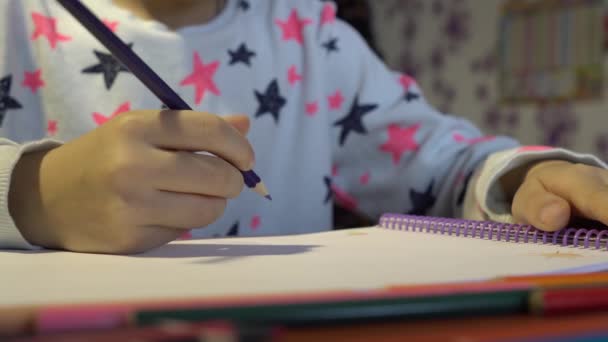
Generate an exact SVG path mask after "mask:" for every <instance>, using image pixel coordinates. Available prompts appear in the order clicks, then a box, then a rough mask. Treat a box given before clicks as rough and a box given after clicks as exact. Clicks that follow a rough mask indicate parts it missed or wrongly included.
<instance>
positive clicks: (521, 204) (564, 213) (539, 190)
mask: <svg viewBox="0 0 608 342" xmlns="http://www.w3.org/2000/svg"><path fill="white" fill-rule="evenodd" d="M511 211H512V213H513V217H514V219H515V221H516V222H518V223H525V224H531V225H533V226H535V227H537V228H540V229H542V230H545V231H556V230H559V229H561V228H563V227H565V226H566V224H567V223H568V221H569V220H570V215H571V210H570V205H569V204H568V202H567V201H566V200H565V199H563V198H561V197H559V196H557V195H555V194H553V193H551V192H549V191H547V190H546V189H545V188H544V186H543V185H542V184H541V183H540V181H539V180H538V179H535V178H530V179H527V180H526V181H524V183H523V184H522V185H521V186H520V187H519V189H518V190H517V192H516V193H515V196H514V197H513V204H512V208H511Z"/></svg>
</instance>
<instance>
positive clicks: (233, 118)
mask: <svg viewBox="0 0 608 342" xmlns="http://www.w3.org/2000/svg"><path fill="white" fill-rule="evenodd" d="M222 119H224V120H226V122H228V123H229V124H231V125H232V126H233V127H234V128H236V129H237V130H238V131H239V133H241V134H242V135H247V133H249V128H250V126H251V122H250V121H249V117H247V116H246V115H227V116H224V117H222Z"/></svg>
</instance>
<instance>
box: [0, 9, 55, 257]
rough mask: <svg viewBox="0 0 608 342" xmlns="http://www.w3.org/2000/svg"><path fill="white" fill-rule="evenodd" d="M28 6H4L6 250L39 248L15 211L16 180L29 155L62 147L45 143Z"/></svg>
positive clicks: (2, 214)
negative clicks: (17, 222)
mask: <svg viewBox="0 0 608 342" xmlns="http://www.w3.org/2000/svg"><path fill="white" fill-rule="evenodd" d="M26 6H27V4H26V2H25V1H23V2H22V1H17V0H7V1H2V2H0V37H1V39H0V57H1V58H0V248H34V246H32V245H31V244H29V243H28V242H27V241H26V240H25V239H24V238H23V236H22V235H21V234H20V232H19V230H18V229H17V227H16V226H15V222H14V221H13V219H12V217H11V215H10V212H9V206H8V194H9V190H10V184H11V175H12V172H13V168H14V166H15V164H16V163H17V161H18V160H19V158H20V157H21V156H22V155H23V154H24V153H28V152H33V151H38V150H41V149H49V148H52V147H54V146H57V145H58V144H59V142H57V141H53V140H50V139H45V135H46V120H45V115H44V112H43V109H42V106H41V99H40V96H41V94H40V93H41V90H40V89H39V87H37V86H36V85H37V84H38V85H39V84H40V82H44V75H40V71H39V69H38V68H36V65H35V63H34V60H33V58H32V53H31V47H30V45H29V42H30V40H29V39H28V32H29V31H30V30H31V28H30V27H29V26H28V21H27V16H26V15H25V12H26V9H25V7H26Z"/></svg>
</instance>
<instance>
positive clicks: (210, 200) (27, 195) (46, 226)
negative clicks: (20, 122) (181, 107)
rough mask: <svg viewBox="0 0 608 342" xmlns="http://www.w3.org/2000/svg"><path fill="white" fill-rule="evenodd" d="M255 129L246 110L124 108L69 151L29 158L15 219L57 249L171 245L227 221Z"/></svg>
mask: <svg viewBox="0 0 608 342" xmlns="http://www.w3.org/2000/svg"><path fill="white" fill-rule="evenodd" d="M248 129H249V121H248V119H247V117H244V116H233V117H226V118H224V119H221V118H220V117H218V116H215V115H211V114H206V113H199V112H192V111H180V112H171V111H164V112H159V111H151V110H149V111H134V112H128V113H123V114H121V115H120V116H118V117H116V118H115V119H113V120H110V121H109V122H107V123H106V124H104V125H103V126H101V127H99V128H98V129H96V130H94V131H92V132H90V133H88V134H86V135H83V136H82V137H80V138H78V139H75V140H73V141H71V142H69V143H67V144H65V145H63V146H61V147H58V148H56V149H53V150H51V151H48V152H46V151H45V152H41V153H32V154H28V155H24V156H23V157H22V158H21V160H20V161H19V163H18V164H17V167H16V168H15V170H14V172H13V179H12V181H11V191H10V196H9V206H10V211H11V215H12V216H13V218H14V220H15V222H16V225H17V227H19V229H20V231H21V232H22V234H23V235H24V237H25V238H26V239H27V240H28V241H30V242H31V243H33V244H36V245H40V246H43V247H48V248H59V249H67V250H72V251H82V252H101V253H134V252H139V251H144V250H147V249H150V248H153V247H156V246H159V245H162V244H164V243H167V242H169V241H171V240H174V239H175V238H177V237H178V236H180V235H181V234H183V233H184V232H185V230H186V229H189V228H195V227H202V226H206V225H208V224H210V223H212V222H213V221H215V220H216V219H218V218H219V217H220V216H221V215H222V213H223V211H224V208H225V206H226V199H228V198H232V197H235V196H237V195H238V194H239V193H240V192H241V190H242V188H243V176H242V174H241V173H240V172H239V170H237V168H235V167H234V166H233V165H235V166H236V167H238V168H239V169H242V170H250V169H251V168H252V166H253V163H254V155H253V150H252V148H251V146H250V144H249V143H248V141H247V140H246V138H245V136H244V134H246V132H247V131H248ZM188 151H207V152H210V153H213V154H215V155H217V156H219V157H221V158H222V159H220V158H217V157H214V156H210V155H205V154H195V153H191V152H188ZM223 159H225V160H226V161H224V160H223ZM231 164H232V165H231Z"/></svg>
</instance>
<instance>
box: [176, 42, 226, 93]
mask: <svg viewBox="0 0 608 342" xmlns="http://www.w3.org/2000/svg"><path fill="white" fill-rule="evenodd" d="M219 66H220V62H219V61H213V62H211V63H209V64H203V61H202V60H201V57H200V56H199V55H198V52H195V53H194V61H193V66H192V69H193V70H192V73H191V74H190V75H188V76H186V78H184V79H183V80H182V82H181V83H180V85H182V86H186V85H193V86H194V94H195V102H196V104H200V103H201V101H202V100H203V97H205V92H206V91H207V90H209V91H210V92H211V93H213V94H215V95H217V96H219V95H220V90H219V89H218V88H217V86H216V85H215V82H214V81H213V77H214V76H215V73H216V72H217V69H218V68H219Z"/></svg>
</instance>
